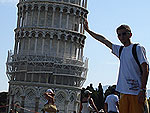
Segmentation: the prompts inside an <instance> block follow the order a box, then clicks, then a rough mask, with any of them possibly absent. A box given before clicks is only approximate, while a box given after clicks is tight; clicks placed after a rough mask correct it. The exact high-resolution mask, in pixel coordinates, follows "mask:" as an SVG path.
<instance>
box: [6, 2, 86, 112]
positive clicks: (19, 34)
mask: <svg viewBox="0 0 150 113" xmlns="http://www.w3.org/2000/svg"><path fill="white" fill-rule="evenodd" d="M17 7H18V17H17V18H18V20H17V28H16V29H15V45H14V50H13V51H8V57H7V63H6V67H7V72H6V74H7V77H8V79H9V105H10V106H9V109H8V111H9V110H10V109H17V110H18V111H20V112H21V113H30V112H31V113H32V112H40V111H41V109H42V108H43V105H44V103H45V102H46V100H45V98H44V97H43V93H44V92H45V90H46V89H48V88H51V89H52V90H53V91H54V92H55V100H56V101H55V102H56V105H57V108H58V109H59V113H72V112H73V111H76V112H77V111H78V107H79V100H80V89H81V87H82V85H83V83H84V81H85V80H86V75H87V69H88V60H87V59H86V58H83V49H84V44H85V39H86V36H85V35H84V29H83V17H86V16H87V14H88V11H87V9H86V8H87V0H19V3H18V4H17ZM18 106H19V107H18Z"/></svg>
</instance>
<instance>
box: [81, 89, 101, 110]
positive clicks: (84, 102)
mask: <svg viewBox="0 0 150 113" xmlns="http://www.w3.org/2000/svg"><path fill="white" fill-rule="evenodd" d="M91 94H92V92H91V91H89V90H85V91H84V97H83V98H82V99H81V102H80V109H79V113H91V111H96V112H97V113H99V112H98V109H97V107H96V106H95V104H94V101H93V99H92V98H91Z"/></svg>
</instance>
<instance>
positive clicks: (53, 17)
mask: <svg viewBox="0 0 150 113" xmlns="http://www.w3.org/2000/svg"><path fill="white" fill-rule="evenodd" d="M54 20H55V7H53V15H52V27H54Z"/></svg>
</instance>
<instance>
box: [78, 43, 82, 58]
mask: <svg viewBox="0 0 150 113" xmlns="http://www.w3.org/2000/svg"><path fill="white" fill-rule="evenodd" d="M78 47H79V48H78V49H79V51H78V60H80V51H81V48H80V45H79V46H78Z"/></svg>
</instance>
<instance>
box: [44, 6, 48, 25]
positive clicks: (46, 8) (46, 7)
mask: <svg viewBox="0 0 150 113" xmlns="http://www.w3.org/2000/svg"><path fill="white" fill-rule="evenodd" d="M47 12H48V6H45V21H44V26H45V27H46V23H47Z"/></svg>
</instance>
